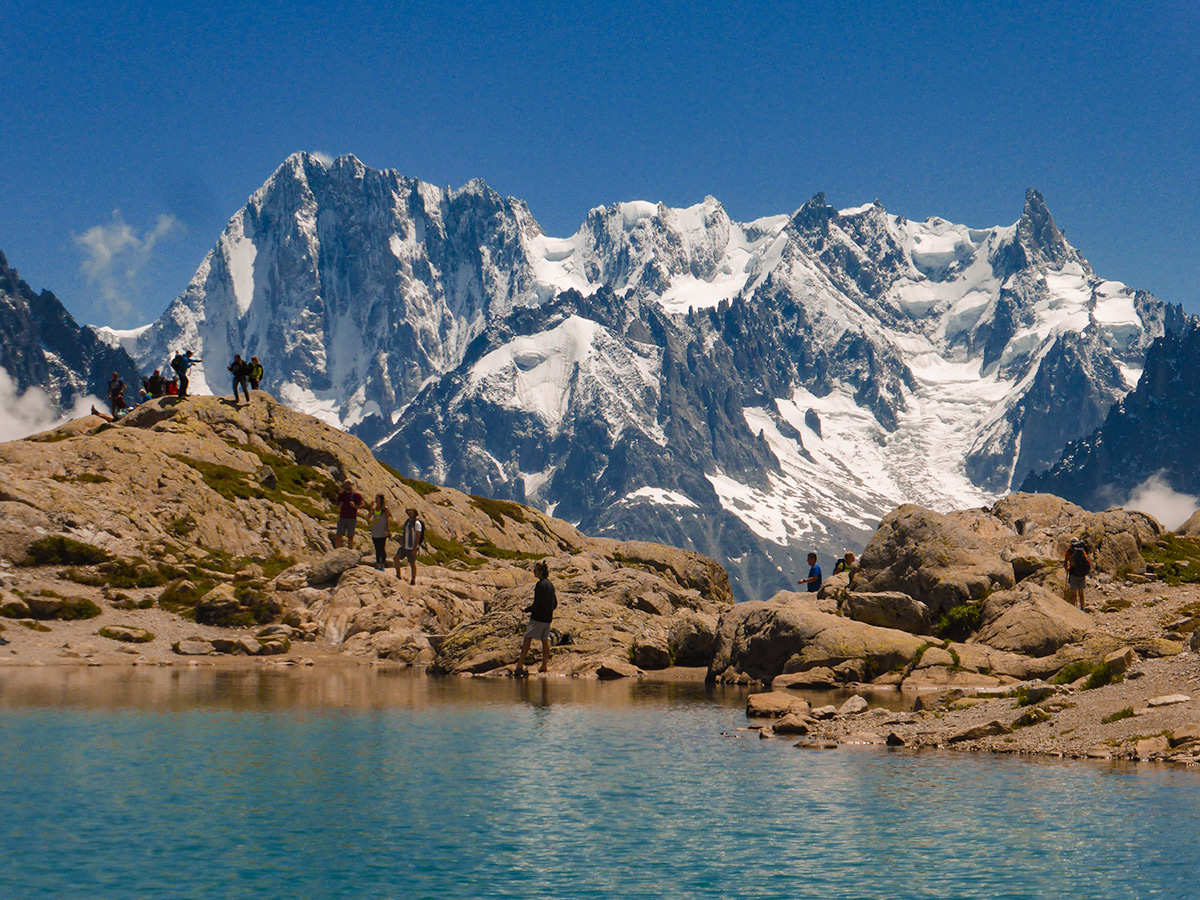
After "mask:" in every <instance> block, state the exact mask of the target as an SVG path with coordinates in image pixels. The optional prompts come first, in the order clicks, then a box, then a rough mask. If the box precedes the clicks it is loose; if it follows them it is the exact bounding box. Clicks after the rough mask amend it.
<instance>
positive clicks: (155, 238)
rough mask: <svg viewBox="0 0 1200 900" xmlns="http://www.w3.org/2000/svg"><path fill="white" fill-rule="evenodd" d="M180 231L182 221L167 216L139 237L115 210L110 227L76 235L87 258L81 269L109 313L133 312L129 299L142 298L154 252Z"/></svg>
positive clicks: (98, 227)
mask: <svg viewBox="0 0 1200 900" xmlns="http://www.w3.org/2000/svg"><path fill="white" fill-rule="evenodd" d="M181 230H183V222H182V221H180V220H179V219H177V218H175V217H174V216H170V215H165V214H164V215H160V216H159V217H158V218H157V219H156V220H155V223H154V227H153V228H148V229H146V231H144V232H143V233H142V234H141V236H140V237H139V236H138V234H137V232H135V231H134V230H133V228H132V227H130V226H129V225H128V224H127V223H126V222H125V220H124V219H123V218H122V217H121V211H120V210H113V218H112V222H111V223H110V224H108V225H93V226H92V227H91V228H89V229H88V230H87V231H85V232H84V233H83V234H77V235H75V243H76V245H78V246H79V248H80V249H81V250H82V252H83V256H84V258H83V261H82V262H81V263H80V264H79V269H80V271H82V272H83V274H84V275H86V276H87V279H88V281H90V282H91V283H92V284H94V285H96V286H97V287H98V288H99V289H100V295H101V297H103V299H104V303H105V305H106V306H107V307H108V310H109V312H111V313H115V314H117V315H120V316H127V315H129V314H130V313H131V312H133V310H134V304H133V303H132V302H131V301H130V297H134V298H137V297H140V295H141V287H140V285H139V283H138V275H139V274H140V273H141V271H142V269H144V268H145V267H146V264H147V263H148V262H150V258H151V256H152V255H153V253H154V248H155V247H156V246H157V245H158V244H159V243H160V242H161V241H163V240H164V239H166V238H168V237H170V236H171V235H172V234H174V233H175V232H177V231H181Z"/></svg>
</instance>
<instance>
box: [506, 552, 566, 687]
mask: <svg viewBox="0 0 1200 900" xmlns="http://www.w3.org/2000/svg"><path fill="white" fill-rule="evenodd" d="M533 574H534V575H536V576H537V577H538V583H537V584H535V585H534V586H533V603H532V604H530V605H529V606H527V607H525V612H527V613H529V627H528V628H526V629H525V641H524V642H523V643H522V644H521V658H520V659H518V660H517V667H516V668H515V669H514V670H513V674H514V675H524V674H525V657H526V655H528V653H529V645H530V644H531V643H533V639H534V638H539V639H540V640H541V642H542V667H541V668H540V669H539V670H538V671H539V672H548V671H550V623H551V622H552V621H553V620H554V609H555V607H557V606H558V598H556V597H555V596H554V585H552V584H551V583H550V568H549V566H547V565H546V564H545V563H544V562H539V563H534V564H533Z"/></svg>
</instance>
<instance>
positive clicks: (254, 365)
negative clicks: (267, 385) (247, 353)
mask: <svg viewBox="0 0 1200 900" xmlns="http://www.w3.org/2000/svg"><path fill="white" fill-rule="evenodd" d="M262 380H263V367H262V363H260V362H259V361H258V357H257V356H252V357H250V390H252V391H257V390H258V384H259V382H260V381H262Z"/></svg>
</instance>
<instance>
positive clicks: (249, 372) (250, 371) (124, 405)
mask: <svg viewBox="0 0 1200 900" xmlns="http://www.w3.org/2000/svg"><path fill="white" fill-rule="evenodd" d="M199 362H203V360H202V359H200V358H198V357H195V356H192V351H191V350H183V351H177V352H176V353H175V355H174V356H173V357H172V358H171V363H170V366H171V371H173V372H174V373H175V374H174V375H173V376H172V377H171V378H167V377H166V375H165V374H163V371H162V370H161V369H155V370H154V374H152V375H151V376H150V377H149V378H145V379H143V380H142V389H141V390H140V391H139V392H138V393H137V396H136V397H134V398H130V397H128V396H126V391H127V390H128V386H127V385H126V384H125V381H124V379H122V378H121V375H120V373H119V372H113V373H112V378H111V379H110V380H109V382H108V408H109V413H110V414H109V415H107V416H106V415H104V414H103V413H102V412H100V411H99V410H98V409H96V407H95V406H93V407H92V415H95V416H100V417H101V418H104V419H107V420H108V421H110V422H114V421H116V420H117V419H119V418H121V416H122V415H124V414H125V413H126V412H128V411H129V410H130V409H132V408H133V407H134V406H137V405H138V404H139V403H145V402H146V401H147V400H157V399H158V398H159V397H180V398H183V397H187V396H188V388H189V386H190V381H189V378H188V373H189V371H190V370H191V368H192V366H194V365H195V364H196V363H199ZM226 368H227V369H228V370H229V373H230V375H232V376H233V402H234V403H237V402H238V396H239V391H240V392H241V393H242V394H244V395H245V397H246V402H247V403H249V402H250V392H251V391H257V390H258V389H259V387H258V386H259V385H260V384H261V383H262V380H263V366H262V363H261V362H259V360H258V357H257V356H251V357H250V360H249V361H246V360H244V359H242V355H241V354H240V353H235V354H234V355H233V362H231V363H230V364H229V365H228V366H227V367H226Z"/></svg>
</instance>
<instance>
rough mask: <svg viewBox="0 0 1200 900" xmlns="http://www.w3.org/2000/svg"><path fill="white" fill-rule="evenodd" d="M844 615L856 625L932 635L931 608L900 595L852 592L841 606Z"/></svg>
mask: <svg viewBox="0 0 1200 900" xmlns="http://www.w3.org/2000/svg"><path fill="white" fill-rule="evenodd" d="M842 614H843V615H844V616H846V617H848V618H851V619H854V620H855V621H856V622H866V623H867V624H868V625H877V626H878V627H880V628H896V629H898V630H900V631H907V632H909V633H911V634H929V630H930V627H931V624H930V621H929V607H928V606H926V605H925V604H924V603H922V602H921V601H920V600H914V599H913V598H912V597H910V596H908V594H902V593H900V592H899V591H880V592H878V593H866V592H864V591H849V592H847V594H846V599H845V601H844V602H843V603H842Z"/></svg>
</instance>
